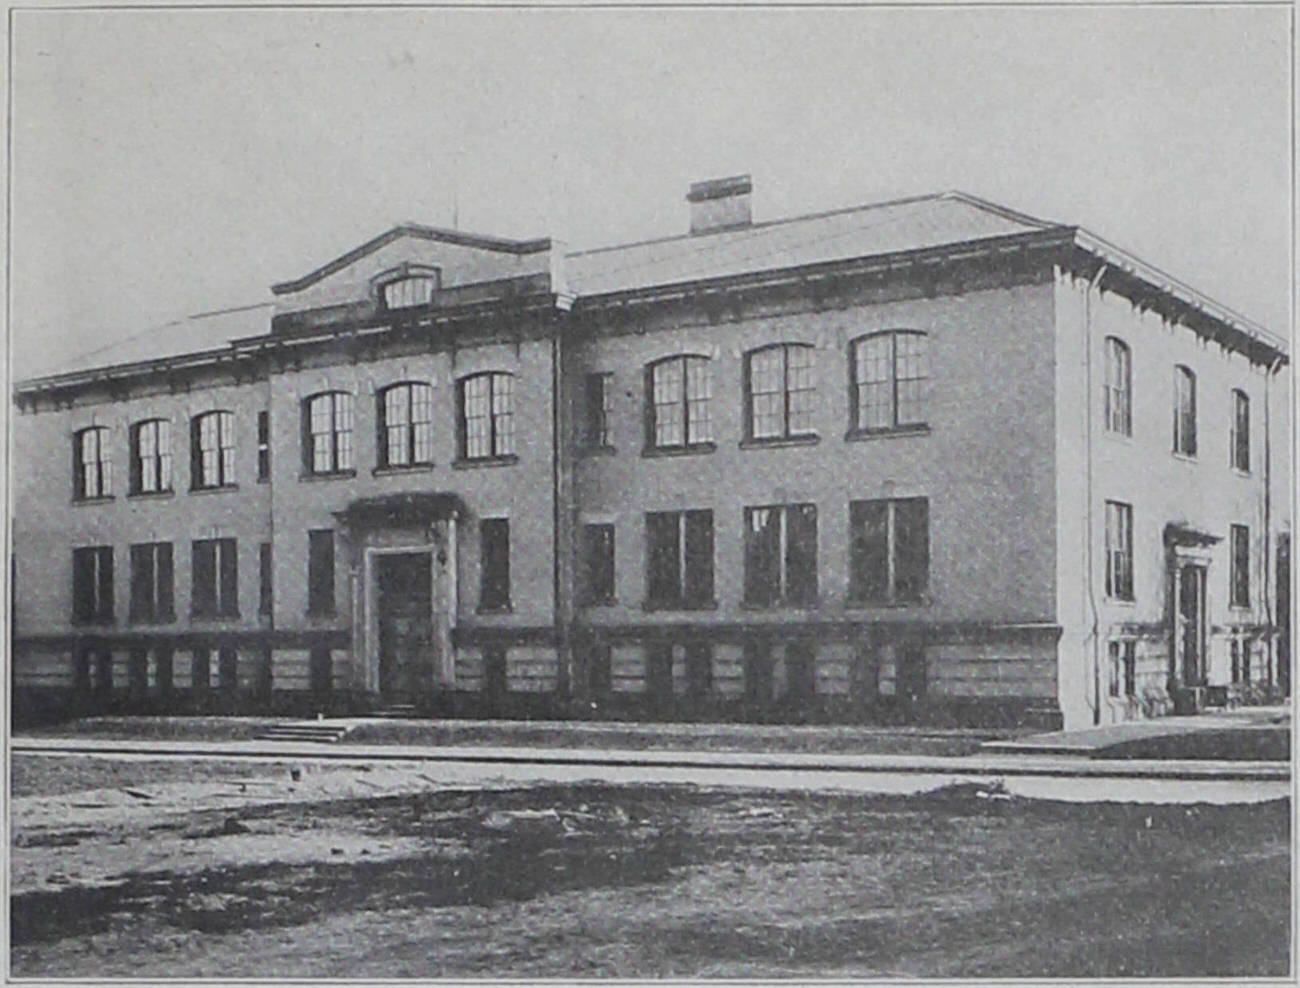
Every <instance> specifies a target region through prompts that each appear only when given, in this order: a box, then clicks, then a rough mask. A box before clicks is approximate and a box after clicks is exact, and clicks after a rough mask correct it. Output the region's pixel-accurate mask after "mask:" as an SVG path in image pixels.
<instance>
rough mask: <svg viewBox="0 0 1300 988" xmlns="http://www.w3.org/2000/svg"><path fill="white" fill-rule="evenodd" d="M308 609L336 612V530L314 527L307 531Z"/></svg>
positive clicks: (318, 612)
mask: <svg viewBox="0 0 1300 988" xmlns="http://www.w3.org/2000/svg"><path fill="white" fill-rule="evenodd" d="M307 611H308V613H310V614H317V615H331V614H333V613H334V531H333V530H332V529H328V528H322V529H314V530H312V531H310V532H308V533H307Z"/></svg>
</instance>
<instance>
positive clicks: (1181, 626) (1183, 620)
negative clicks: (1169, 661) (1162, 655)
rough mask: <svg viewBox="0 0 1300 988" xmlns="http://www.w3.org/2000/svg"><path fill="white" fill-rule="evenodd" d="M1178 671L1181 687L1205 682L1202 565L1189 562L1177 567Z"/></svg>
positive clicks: (1176, 642) (1199, 684) (1176, 644)
mask: <svg viewBox="0 0 1300 988" xmlns="http://www.w3.org/2000/svg"><path fill="white" fill-rule="evenodd" d="M1176 620H1177V632H1176V635H1175V643H1174V644H1175V648H1176V649H1177V650H1178V665H1177V669H1178V674H1179V675H1180V676H1181V677H1182V682H1181V685H1183V686H1204V685H1205V673H1206V666H1205V567H1203V566H1195V565H1192V564H1190V563H1185V564H1183V565H1181V566H1180V567H1179V569H1178V603H1177V616H1176Z"/></svg>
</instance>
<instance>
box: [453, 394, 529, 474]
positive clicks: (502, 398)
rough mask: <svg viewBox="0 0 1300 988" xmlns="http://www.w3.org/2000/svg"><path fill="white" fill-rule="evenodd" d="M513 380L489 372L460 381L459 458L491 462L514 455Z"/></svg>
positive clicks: (458, 416)
mask: <svg viewBox="0 0 1300 988" xmlns="http://www.w3.org/2000/svg"><path fill="white" fill-rule="evenodd" d="M514 386H515V379H514V377H513V376H512V375H510V374H503V373H498V372H489V373H485V374H473V375H471V376H469V377H463V378H461V379H460V381H459V383H458V385H457V387H458V390H459V392H460V403H459V404H460V408H459V414H458V415H457V418H458V419H459V423H458V424H459V426H460V429H459V432H460V458H461V459H462V460H493V459H504V458H507V457H511V456H514V453H515V392H514Z"/></svg>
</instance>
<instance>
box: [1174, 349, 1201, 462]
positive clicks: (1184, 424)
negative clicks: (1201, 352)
mask: <svg viewBox="0 0 1300 988" xmlns="http://www.w3.org/2000/svg"><path fill="white" fill-rule="evenodd" d="M1174 452H1175V453H1182V454H1183V455H1184V456H1195V455H1196V375H1195V374H1193V373H1192V372H1191V371H1190V370H1188V369H1187V368H1186V367H1183V366H1182V365H1179V366H1178V367H1175V368H1174Z"/></svg>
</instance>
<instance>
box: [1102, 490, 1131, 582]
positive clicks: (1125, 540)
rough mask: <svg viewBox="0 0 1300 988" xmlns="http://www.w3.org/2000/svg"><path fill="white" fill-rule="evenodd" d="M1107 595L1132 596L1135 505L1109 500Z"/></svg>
mask: <svg viewBox="0 0 1300 988" xmlns="http://www.w3.org/2000/svg"><path fill="white" fill-rule="evenodd" d="M1106 596H1107V597H1111V598H1113V599H1115V600H1132V599H1133V506H1132V505H1131V504H1124V503H1122V502H1120V501H1107V502H1106Z"/></svg>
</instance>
